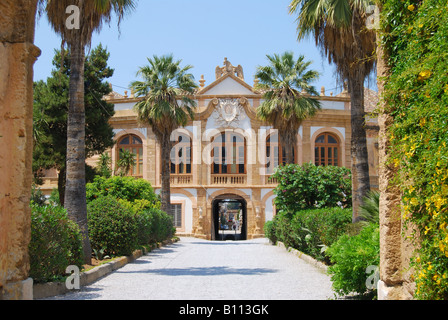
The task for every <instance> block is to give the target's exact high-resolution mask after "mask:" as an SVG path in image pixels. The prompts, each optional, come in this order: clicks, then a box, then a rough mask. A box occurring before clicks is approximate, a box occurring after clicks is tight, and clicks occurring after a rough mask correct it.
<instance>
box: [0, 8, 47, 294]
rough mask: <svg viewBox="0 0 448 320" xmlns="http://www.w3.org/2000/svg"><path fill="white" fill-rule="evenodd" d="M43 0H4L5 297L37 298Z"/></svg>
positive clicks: (1, 199) (0, 124) (1, 282)
mask: <svg viewBox="0 0 448 320" xmlns="http://www.w3.org/2000/svg"><path fill="white" fill-rule="evenodd" d="M36 6H37V0H2V1H1V2H0V12H1V15H0V146H1V151H0V299H5V300H20V299H32V298H33V285H32V284H33V281H32V279H29V278H28V277H29V256H28V244H29V241H30V234H31V213H30V207H29V201H30V191H31V183H32V169H31V164H32V151H33V130H32V128H33V65H34V62H35V61H36V59H37V57H38V56H39V55H40V50H39V49H38V48H37V47H36V46H34V44H33V42H34V26H35V16H36Z"/></svg>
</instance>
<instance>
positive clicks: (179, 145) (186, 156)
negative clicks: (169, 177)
mask: <svg viewBox="0 0 448 320" xmlns="http://www.w3.org/2000/svg"><path fill="white" fill-rule="evenodd" d="M173 138H174V141H173V142H172V145H173V147H172V148H171V174H191V163H192V162H191V149H192V148H191V139H190V137H189V136H188V135H186V134H182V133H174V137H173Z"/></svg>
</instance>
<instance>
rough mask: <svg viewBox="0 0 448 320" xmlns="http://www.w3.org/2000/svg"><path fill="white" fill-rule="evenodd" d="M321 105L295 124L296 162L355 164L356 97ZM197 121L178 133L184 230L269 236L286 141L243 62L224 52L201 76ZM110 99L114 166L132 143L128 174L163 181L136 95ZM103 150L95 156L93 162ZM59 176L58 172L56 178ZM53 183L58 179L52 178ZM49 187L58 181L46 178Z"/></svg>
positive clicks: (176, 164) (371, 101)
mask: <svg viewBox="0 0 448 320" xmlns="http://www.w3.org/2000/svg"><path fill="white" fill-rule="evenodd" d="M365 95H366V110H367V111H369V110H372V109H373V107H374V106H375V105H376V93H375V92H373V91H370V90H368V89H366V94H365ZM316 98H317V99H318V100H320V102H321V103H322V110H321V111H319V113H318V114H317V115H315V116H314V117H313V118H310V119H308V120H305V121H304V122H303V124H302V126H301V127H300V129H299V131H298V132H297V137H298V139H297V141H298V142H297V146H295V152H294V157H295V161H296V163H298V164H303V163H308V162H312V163H315V164H318V165H336V166H345V167H348V168H350V167H351V156H350V145H351V124H350V119H351V117H350V97H349V95H348V93H347V91H346V90H344V91H343V92H342V93H341V94H339V95H337V96H333V95H332V94H331V95H330V96H326V95H325V89H324V88H322V92H321V95H320V96H318V97H316ZM194 99H195V101H196V102H197V108H196V114H195V118H194V120H193V121H191V122H190V123H188V124H187V125H186V126H185V127H183V128H180V129H178V130H176V131H175V132H174V133H173V135H172V141H173V144H174V147H173V149H172V152H171V203H172V205H173V206H172V207H173V209H172V212H171V214H172V215H173V217H174V221H175V225H176V228H177V234H178V235H189V236H195V237H200V238H204V239H210V240H224V239H250V238H254V237H262V236H263V226H264V223H265V222H266V221H269V220H271V219H272V218H273V217H274V215H275V205H274V201H273V200H274V198H275V195H274V192H273V190H274V188H275V187H276V181H275V180H273V179H270V176H271V174H272V172H273V170H274V169H275V167H276V166H278V165H279V164H281V163H282V161H283V152H282V147H281V144H280V143H279V139H278V136H277V133H276V130H273V129H272V127H271V126H270V125H269V124H267V123H264V122H262V121H260V120H259V119H257V117H256V109H257V107H258V106H259V105H260V104H261V103H262V101H263V97H262V94H261V93H259V92H257V91H255V90H254V88H253V87H252V86H251V85H249V84H248V83H246V82H245V81H244V75H243V69H242V67H241V66H238V67H233V66H232V65H231V64H230V62H228V61H227V59H225V61H224V67H217V68H216V80H215V81H214V82H213V83H211V84H210V85H208V86H205V80H204V79H203V77H202V78H201V80H200V87H199V89H198V90H197V93H196V94H195V97H194ZM105 100H106V101H107V102H109V103H112V104H114V105H115V116H114V117H113V118H112V119H111V121H110V123H111V125H112V126H113V128H114V131H115V139H116V145H115V147H114V148H113V149H112V150H111V151H110V155H111V158H112V167H113V168H115V167H116V163H117V162H118V160H119V151H120V150H122V149H127V150H130V151H131V152H132V153H134V154H135V155H136V165H135V167H134V168H133V170H132V172H131V173H130V175H132V176H134V177H138V178H143V179H146V180H148V181H149V182H150V183H151V184H152V186H153V187H154V189H155V190H156V192H159V191H160V188H161V156H160V155H161V151H160V146H159V144H158V142H157V141H156V137H155V135H154V133H153V132H152V130H151V128H150V127H146V126H143V125H141V124H139V123H138V122H137V117H136V114H135V112H134V111H133V106H134V105H135V103H136V102H137V101H138V98H136V97H134V96H133V95H132V94H131V95H130V96H128V95H127V92H125V95H124V96H123V95H120V94H118V93H116V92H112V93H111V94H110V95H108V96H107V97H105ZM377 138H378V128H377V123H376V119H375V118H369V119H368V123H367V141H368V148H369V164H370V175H371V183H372V187H374V188H377V187H378V173H377V170H378V145H377ZM96 161H97V158H93V159H89V162H90V164H95V163H96ZM53 180H54V178H53ZM53 184H54V183H53ZM45 187H46V188H47V190H46V191H47V192H48V191H49V190H51V188H52V186H51V185H49V184H48V183H47V184H46V185H45V186H44V189H45Z"/></svg>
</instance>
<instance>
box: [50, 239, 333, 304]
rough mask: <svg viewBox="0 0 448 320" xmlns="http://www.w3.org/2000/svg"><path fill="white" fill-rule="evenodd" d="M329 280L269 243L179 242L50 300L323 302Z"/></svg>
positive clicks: (329, 295) (330, 295)
mask: <svg viewBox="0 0 448 320" xmlns="http://www.w3.org/2000/svg"><path fill="white" fill-rule="evenodd" d="M333 298H334V294H333V291H332V288H331V281H330V277H329V276H328V275H326V274H324V273H323V272H322V271H321V270H320V269H317V268H315V267H314V266H312V265H310V264H308V263H307V262H305V261H303V260H301V259H299V258H297V257H295V256H294V255H292V254H290V253H288V252H287V251H286V250H285V249H283V248H280V247H277V246H272V245H270V244H269V242H268V240H267V239H255V240H248V241H241V242H230V241H226V242H211V241H206V240H200V239H194V238H181V240H180V241H179V242H177V243H174V244H172V245H169V246H165V247H163V248H160V249H157V250H154V251H152V252H150V253H149V254H147V255H146V256H143V257H141V258H140V259H138V260H137V261H135V262H133V263H130V264H127V265H126V266H124V267H123V268H121V269H119V270H117V271H115V272H113V273H111V274H110V275H108V276H105V277H103V278H101V279H100V280H98V281H97V282H95V283H93V284H91V285H89V286H87V287H84V288H82V289H81V290H80V291H77V292H72V293H69V294H66V295H63V296H58V297H54V298H52V299H54V300H111V299H112V300H327V299H333Z"/></svg>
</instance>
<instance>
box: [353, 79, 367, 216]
mask: <svg viewBox="0 0 448 320" xmlns="http://www.w3.org/2000/svg"><path fill="white" fill-rule="evenodd" d="M348 86H349V92H350V98H351V125H352V141H351V142H352V146H351V149H352V152H351V154H352V189H353V196H352V204H353V222H356V221H358V217H359V206H360V205H361V204H362V203H363V200H364V197H365V196H366V195H367V194H368V192H369V191H370V175H369V157H368V151H367V137H366V130H365V111H364V76H362V75H358V76H355V77H353V78H350V79H349V80H348Z"/></svg>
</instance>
